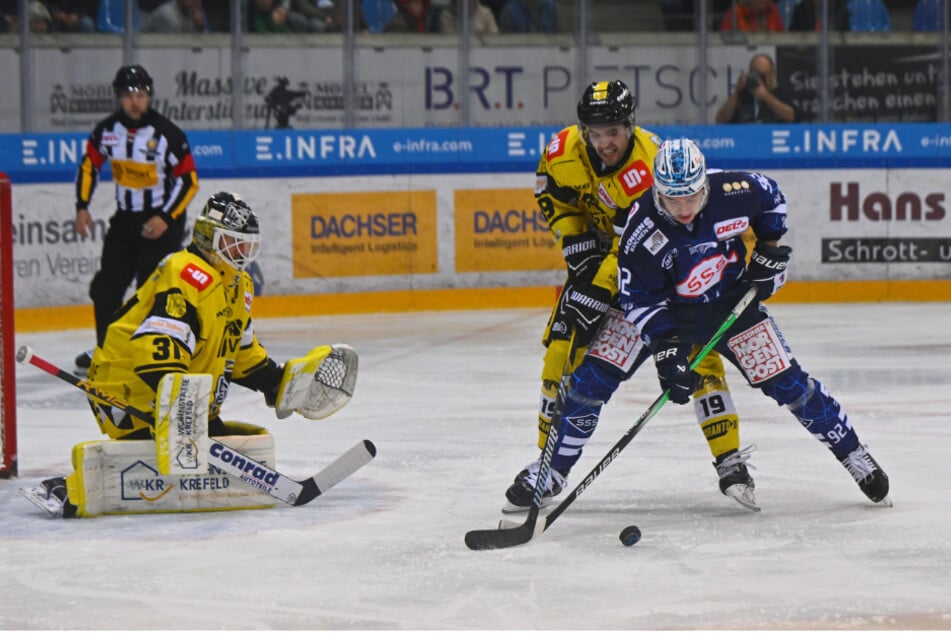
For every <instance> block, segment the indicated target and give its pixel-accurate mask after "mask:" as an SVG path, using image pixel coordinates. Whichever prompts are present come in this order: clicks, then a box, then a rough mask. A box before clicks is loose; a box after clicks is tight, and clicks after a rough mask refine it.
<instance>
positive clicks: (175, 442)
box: [155, 373, 212, 475]
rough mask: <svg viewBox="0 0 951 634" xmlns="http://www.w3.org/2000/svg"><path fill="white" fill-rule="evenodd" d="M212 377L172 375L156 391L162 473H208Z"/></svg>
mask: <svg viewBox="0 0 951 634" xmlns="http://www.w3.org/2000/svg"><path fill="white" fill-rule="evenodd" d="M211 382H212V377H211V375H210V374H180V373H169V374H166V375H165V376H163V377H162V380H161V381H159V385H158V389H157V390H156V392H155V457H156V462H157V464H158V470H159V473H161V474H164V475H169V474H172V475H184V474H193V473H205V472H207V471H208V447H209V445H210V444H211V443H210V440H209V438H208V404H209V402H210V401H211Z"/></svg>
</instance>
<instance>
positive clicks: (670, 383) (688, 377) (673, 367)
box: [651, 337, 700, 405]
mask: <svg viewBox="0 0 951 634" xmlns="http://www.w3.org/2000/svg"><path fill="white" fill-rule="evenodd" d="M690 348H691V345H690V344H688V343H685V342H683V341H680V340H679V339H677V338H676V337H671V338H668V339H661V340H659V341H657V342H656V343H655V344H654V345H653V346H651V350H652V351H653V353H654V366H655V367H656V368H657V378H658V379H659V380H660V389H662V390H665V391H666V390H670V400H672V401H673V402H674V403H679V404H681V405H683V404H684V403H686V402H687V401H689V400H690V395H691V394H693V392H694V390H695V389H696V385H697V383H698V381H699V380H700V375H699V374H697V373H696V372H694V371H693V370H691V369H690V360H689V359H688V358H687V355H688V354H689V353H690Z"/></svg>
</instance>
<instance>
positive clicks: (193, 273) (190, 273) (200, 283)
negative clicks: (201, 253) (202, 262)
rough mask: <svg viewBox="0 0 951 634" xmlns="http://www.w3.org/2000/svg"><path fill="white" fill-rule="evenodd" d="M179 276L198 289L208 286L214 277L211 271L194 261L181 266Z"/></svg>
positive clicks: (201, 289)
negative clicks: (183, 266)
mask: <svg viewBox="0 0 951 634" xmlns="http://www.w3.org/2000/svg"><path fill="white" fill-rule="evenodd" d="M181 278H182V279H183V280H185V281H186V282H188V283H189V284H191V285H192V286H194V287H195V288H197V289H198V290H200V291H203V290H205V289H206V288H208V286H209V285H210V284H211V282H212V280H213V279H214V277H213V276H212V274H211V273H209V272H208V271H206V270H204V269H203V268H201V267H200V266H198V265H197V264H195V263H194V262H189V263H188V264H186V265H185V268H183V269H182V272H181Z"/></svg>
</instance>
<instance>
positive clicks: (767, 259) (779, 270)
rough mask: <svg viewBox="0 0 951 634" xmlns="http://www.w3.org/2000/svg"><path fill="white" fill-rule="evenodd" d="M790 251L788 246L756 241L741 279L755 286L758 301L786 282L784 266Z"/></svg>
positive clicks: (766, 297)
mask: <svg viewBox="0 0 951 634" xmlns="http://www.w3.org/2000/svg"><path fill="white" fill-rule="evenodd" d="M791 253H792V249H791V248H790V247H786V246H782V247H781V246H774V245H771V244H767V243H765V242H762V241H758V242H757V243H756V247H755V248H754V249H753V253H751V254H750V263H749V266H747V267H746V273H745V274H744V275H743V279H744V280H746V281H747V282H749V283H750V284H753V285H755V286H756V297H757V299H759V301H763V300H766V299H769V298H770V297H772V296H773V294H774V293H776V291H778V290H779V289H780V288H781V287H782V285H783V284H785V283H786V267H787V266H788V265H789V254H791Z"/></svg>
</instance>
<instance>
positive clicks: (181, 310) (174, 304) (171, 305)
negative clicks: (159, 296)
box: [165, 293, 186, 318]
mask: <svg viewBox="0 0 951 634" xmlns="http://www.w3.org/2000/svg"><path fill="white" fill-rule="evenodd" d="M185 309H186V304H185V297H184V296H183V295H181V294H179V293H170V294H169V295H167V296H166V297H165V314H166V315H168V316H169V317H175V318H178V317H182V316H183V315H184V314H185Z"/></svg>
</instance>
